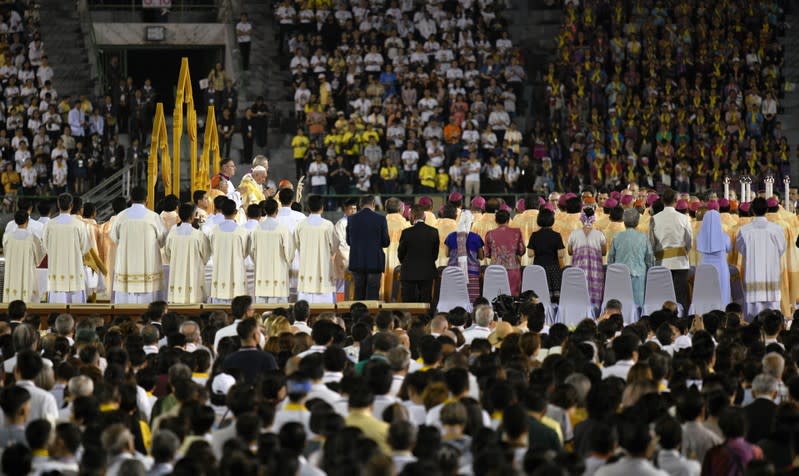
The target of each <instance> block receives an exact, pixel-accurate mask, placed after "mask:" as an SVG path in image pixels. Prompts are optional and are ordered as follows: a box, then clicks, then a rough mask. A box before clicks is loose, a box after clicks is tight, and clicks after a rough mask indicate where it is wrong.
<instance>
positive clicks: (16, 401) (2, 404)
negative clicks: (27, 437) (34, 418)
mask: <svg viewBox="0 0 799 476" xmlns="http://www.w3.org/2000/svg"><path fill="white" fill-rule="evenodd" d="M30 399H31V394H30V392H28V390H27V389H25V388H23V387H20V386H18V385H12V386H10V387H6V388H4V389H3V391H2V392H0V408H2V409H3V413H4V414H5V415H8V416H9V417H13V416H16V415H17V413H19V410H20V409H21V408H22V406H23V405H24V404H25V402H27V401H29V400H30Z"/></svg>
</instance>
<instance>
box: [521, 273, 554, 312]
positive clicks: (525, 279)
mask: <svg viewBox="0 0 799 476" xmlns="http://www.w3.org/2000/svg"><path fill="white" fill-rule="evenodd" d="M525 291H533V292H534V293H535V294H536V295H537V296H538V302H540V303H541V304H543V305H544V311H545V312H546V320H547V323H548V324H552V323H554V322H555V312H554V309H553V306H552V301H551V299H550V298H549V281H547V271H546V270H545V269H544V267H543V266H539V265H537V264H529V265H527V266H525V267H524V272H522V293H524V292H525Z"/></svg>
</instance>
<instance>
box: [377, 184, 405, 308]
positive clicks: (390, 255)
mask: <svg viewBox="0 0 799 476" xmlns="http://www.w3.org/2000/svg"><path fill="white" fill-rule="evenodd" d="M402 207H403V205H402V202H401V201H400V200H399V199H398V198H389V199H388V200H386V222H387V224H388V247H387V248H385V249H384V250H383V252H384V253H385V254H386V270H385V272H384V273H383V290H382V296H383V300H384V301H386V302H388V301H390V300H391V289H392V287H393V286H394V269H395V268H396V267H397V266H399V265H400V262H399V258H398V257H397V249H399V240H400V236H401V235H402V230H404V229H406V228H408V227H409V226H411V224H410V223H408V220H406V219H405V217H403V216H402V213H401V210H402Z"/></svg>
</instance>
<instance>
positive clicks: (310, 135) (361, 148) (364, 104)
mask: <svg viewBox="0 0 799 476" xmlns="http://www.w3.org/2000/svg"><path fill="white" fill-rule="evenodd" d="M504 8H505V4H504V2H501V1H494V0H481V1H479V2H473V1H471V0H461V1H458V2H455V1H447V2H443V1H433V2H426V3H424V5H422V4H420V3H415V2H413V1H408V0H403V1H391V2H382V1H373V2H367V1H361V2H351V3H350V2H336V3H335V5H334V4H333V3H332V2H325V1H322V2H291V1H289V0H286V1H284V2H281V3H280V4H279V5H277V7H276V9H275V15H276V19H277V21H278V22H279V25H280V32H281V33H280V34H281V42H282V44H283V45H285V49H286V51H287V52H288V53H287V54H289V55H291V61H290V64H289V67H290V69H291V72H292V75H293V77H294V83H295V94H294V100H295V112H296V116H297V117H298V118H299V119H300V124H299V126H300V128H301V129H302V131H301V132H298V134H297V135H296V136H295V137H294V139H293V140H292V146H293V152H294V159H295V163H296V169H297V175H298V176H300V175H305V174H306V173H307V174H308V175H309V176H310V182H311V185H312V186H318V187H324V188H325V189H326V190H328V191H329V192H331V193H348V192H349V191H350V188H351V187H353V188H356V189H357V190H360V191H377V192H384V193H394V192H398V191H402V190H404V191H406V192H412V191H417V192H434V191H439V192H448V191H450V190H451V189H452V190H457V189H460V190H463V189H466V188H468V189H469V190H472V191H473V193H469V195H476V194H477V193H479V192H480V191H481V190H482V192H483V193H486V192H488V193H490V192H492V191H494V192H500V191H503V190H505V189H506V188H508V189H510V190H515V189H516V188H517V187H519V186H520V184H519V180H520V175H521V174H520V170H519V166H518V165H516V164H517V163H518V162H519V160H520V157H519V154H520V151H521V149H520V147H521V144H522V134H521V132H520V131H519V130H518V127H517V126H516V125H515V124H514V122H513V118H514V115H515V114H516V106H517V100H518V99H519V97H520V95H521V94H522V92H523V85H524V82H525V80H526V79H527V78H526V73H525V71H524V67H523V58H522V55H521V52H520V51H519V50H518V49H517V48H515V47H514V46H513V42H512V41H511V39H510V38H509V36H508V35H509V34H508V32H507V21H506V20H505V19H504V18H503V17H502V13H503V10H504ZM484 169H485V170H484ZM483 172H485V176H486V180H485V181H483V183H482V188H481V180H480V176H481V174H483Z"/></svg>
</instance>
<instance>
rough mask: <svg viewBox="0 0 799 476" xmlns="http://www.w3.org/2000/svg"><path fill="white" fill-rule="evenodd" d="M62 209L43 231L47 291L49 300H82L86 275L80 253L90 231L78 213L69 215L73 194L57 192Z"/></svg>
mask: <svg viewBox="0 0 799 476" xmlns="http://www.w3.org/2000/svg"><path fill="white" fill-rule="evenodd" d="M58 209H59V211H60V212H61V213H60V214H59V215H58V216H57V217H55V218H53V219H52V220H50V221H49V222H48V223H47V225H45V227H44V232H43V233H42V244H43V245H44V249H45V250H47V293H48V301H49V302H51V303H85V302H86V277H85V275H84V274H85V273H84V267H83V255H85V254H86V253H88V252H89V250H90V249H91V243H90V242H89V231H88V229H87V228H86V224H85V223H83V221H81V220H80V219H79V218H78V217H76V216H73V215H70V211H71V210H72V195H70V194H68V193H62V194H61V195H59V196H58Z"/></svg>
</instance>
